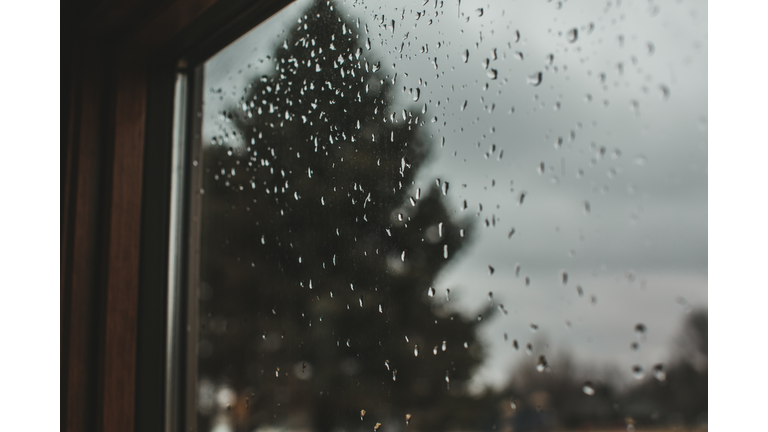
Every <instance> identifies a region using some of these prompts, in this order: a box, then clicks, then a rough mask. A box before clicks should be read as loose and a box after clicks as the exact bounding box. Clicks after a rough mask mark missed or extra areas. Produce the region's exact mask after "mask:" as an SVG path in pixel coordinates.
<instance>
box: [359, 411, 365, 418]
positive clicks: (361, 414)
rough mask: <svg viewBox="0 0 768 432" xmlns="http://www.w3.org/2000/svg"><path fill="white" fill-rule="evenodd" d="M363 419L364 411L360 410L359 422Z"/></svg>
mask: <svg viewBox="0 0 768 432" xmlns="http://www.w3.org/2000/svg"><path fill="white" fill-rule="evenodd" d="M363 418H365V410H360V420H363Z"/></svg>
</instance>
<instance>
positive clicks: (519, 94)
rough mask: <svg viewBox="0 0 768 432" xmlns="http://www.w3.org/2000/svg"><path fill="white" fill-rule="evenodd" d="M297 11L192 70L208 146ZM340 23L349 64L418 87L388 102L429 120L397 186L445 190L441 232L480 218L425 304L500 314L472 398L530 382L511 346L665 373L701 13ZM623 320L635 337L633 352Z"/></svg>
mask: <svg viewBox="0 0 768 432" xmlns="http://www.w3.org/2000/svg"><path fill="white" fill-rule="evenodd" d="M299 3H300V4H298V5H293V6H289V7H288V8H287V9H286V10H285V11H284V12H283V13H282V15H280V16H278V17H276V18H274V19H271V20H269V21H267V22H266V23H265V24H263V25H262V27H261V28H260V29H259V30H258V31H254V32H251V33H249V34H247V35H245V36H244V37H243V38H241V39H239V40H238V41H236V42H235V43H234V44H233V45H232V46H231V47H230V48H228V49H227V50H224V51H222V52H221V53H220V54H219V55H217V56H216V57H214V58H213V59H212V60H211V61H210V62H209V63H208V64H207V65H206V83H207V87H210V88H222V89H223V93H222V96H221V97H220V96H219V95H218V94H217V95H213V94H212V93H209V92H206V101H205V103H206V116H207V117H206V119H207V120H206V123H205V128H206V129H205V131H204V134H205V136H206V137H207V139H210V137H212V136H213V135H215V134H216V133H218V132H217V130H218V129H217V128H218V127H219V126H220V125H219V123H218V122H217V119H216V118H215V113H216V112H217V111H218V110H219V109H221V108H223V107H224V106H227V105H228V104H231V99H230V100H227V97H228V96H229V97H231V96H234V97H235V98H239V96H240V95H241V94H242V88H243V86H245V85H247V84H248V83H249V82H251V81H252V80H253V79H254V78H255V77H259V76H261V75H262V74H265V73H268V72H269V67H270V66H271V67H272V68H273V67H274V65H270V63H269V62H268V61H265V59H266V58H265V56H266V55H268V54H270V53H271V52H272V50H273V48H274V46H276V45H279V44H280V43H282V41H283V39H284V38H285V33H284V31H285V29H286V28H287V26H288V24H289V23H290V25H291V26H292V25H293V23H295V22H296V18H297V17H298V14H299V13H300V12H301V11H302V10H303V9H304V6H303V5H305V4H307V2H306V1H305V2H299ZM404 6H405V7H404ZM341 9H342V11H343V12H344V13H347V14H349V17H350V19H351V20H352V21H356V20H357V19H358V18H359V19H360V28H359V29H355V31H358V32H361V33H362V34H364V30H363V29H364V28H365V25H366V24H367V25H368V28H369V33H368V34H367V35H366V36H367V37H368V38H370V39H371V42H372V48H371V50H370V51H368V52H366V53H364V56H366V57H367V58H371V59H376V60H375V61H378V60H381V64H382V70H383V72H384V73H385V74H388V75H390V77H392V76H394V75H395V73H397V85H396V86H395V88H402V87H406V88H417V87H418V88H420V90H421V96H420V98H419V101H418V102H412V96H411V94H410V93H409V92H404V93H399V94H398V95H397V96H396V97H397V101H396V102H397V104H399V106H400V107H401V108H400V109H402V108H410V107H413V106H414V104H418V106H419V107H422V106H423V105H424V104H427V112H426V113H424V114H422V113H421V111H420V110H419V111H418V112H414V113H413V114H414V115H417V114H418V115H419V116H420V117H421V118H422V119H423V120H424V121H425V125H424V126H423V128H424V130H425V132H426V133H427V134H429V135H431V136H432V139H431V143H432V145H433V146H434V151H433V158H432V159H431V160H430V161H429V163H428V164H427V165H425V166H424V167H422V168H421V171H420V174H419V175H420V177H419V179H418V180H417V182H416V185H414V186H413V188H414V189H415V188H416V187H421V188H422V190H424V189H425V188H426V187H428V186H429V185H431V184H434V182H435V179H436V178H440V179H442V180H444V181H448V182H449V183H450V188H449V191H448V194H447V196H446V197H445V200H446V202H447V204H448V207H449V208H450V209H453V210H455V216H456V217H457V218H458V217H465V216H466V215H467V214H471V215H477V214H478V213H479V215H478V216H477V217H476V224H477V225H478V228H480V229H478V230H477V235H476V236H475V239H474V242H473V244H472V245H471V247H470V248H467V249H466V250H464V251H462V255H461V256H460V257H457V258H456V259H455V260H453V261H452V264H451V266H450V267H448V268H447V269H446V271H444V272H443V273H442V274H441V275H440V276H439V278H438V280H436V281H435V287H436V288H437V289H438V292H439V293H440V294H441V295H438V296H436V297H435V301H445V299H444V295H442V294H444V291H445V289H446V288H450V289H451V304H452V305H453V307H455V308H456V309H457V310H459V311H461V312H463V313H466V314H468V315H476V314H477V312H476V311H477V310H478V309H480V308H482V307H483V306H484V305H486V304H487V303H488V301H489V300H488V292H489V291H491V292H493V299H494V302H495V303H496V304H499V303H501V304H504V306H505V308H506V309H507V310H508V311H509V314H508V315H501V314H498V315H497V316H496V317H495V318H494V319H492V320H490V322H488V323H487V324H486V325H485V327H483V330H482V333H483V334H482V337H483V338H484V339H485V340H487V341H488V343H489V344H490V346H491V350H490V355H489V357H488V358H487V360H486V363H485V364H484V366H483V367H482V368H481V370H480V371H479V372H478V375H477V384H478V388H479V387H482V386H483V385H492V384H502V383H503V382H504V380H505V379H507V378H508V377H509V372H510V370H511V369H512V368H513V367H514V366H515V365H516V364H517V363H518V362H520V361H525V362H529V363H530V364H531V367H533V363H534V361H535V356H531V357H528V356H526V354H525V353H524V352H523V350H521V351H519V352H515V351H514V349H513V348H512V347H511V344H510V341H511V340H512V339H513V338H514V339H518V340H519V341H520V342H521V344H523V345H524V344H525V343H528V342H529V341H533V340H534V339H535V338H537V337H545V338H546V339H547V340H548V341H549V347H548V348H546V349H545V348H544V347H540V346H535V347H534V351H535V353H536V354H539V353H545V354H548V355H549V356H552V357H554V355H555V353H557V352H558V351H561V350H568V351H569V352H570V353H572V354H573V355H574V356H575V357H576V358H577V359H579V360H581V361H583V362H584V363H587V362H589V363H590V364H608V363H612V364H616V365H617V366H618V367H619V369H620V370H621V371H624V372H625V375H626V378H627V379H629V378H631V373H630V370H631V366H632V365H634V364H640V365H642V366H644V367H645V368H646V369H650V368H651V366H652V365H653V364H655V363H659V362H664V361H666V360H668V359H669V358H670V356H671V355H672V352H671V350H670V348H671V347H672V344H673V338H674V337H675V336H676V334H677V332H678V331H679V330H680V324H681V322H682V320H683V318H684V316H685V310H686V309H685V308H684V307H681V304H680V300H679V299H680V298H683V299H685V301H684V302H685V303H687V304H688V305H690V306H691V307H703V308H706V307H707V244H708V243H707V155H708V153H707V60H708V59H707V38H708V33H707V3H706V1H703V0H699V1H690V0H682V1H665V2H650V3H649V2H647V1H639V0H638V1H626V0H625V1H613V2H595V1H581V2H579V1H574V0H570V1H564V2H558V1H550V2H547V1H544V0H541V1H520V0H512V1H501V0H500V1H494V2H488V1H485V2H470V1H467V0H464V1H462V2H461V6H460V8H459V5H458V2H457V1H456V0H445V1H437V2H435V1H434V0H430V1H427V2H426V3H424V2H423V1H421V0H419V1H413V2H406V1H402V2H396V1H391V2H389V1H382V2H362V1H357V2H352V1H347V2H345V3H344V4H343V5H342V6H341ZM480 9H482V11H481V10H480ZM382 15H383V16H384V18H383V19H382ZM417 17H418V19H417ZM391 20H395V27H394V31H392V27H391ZM430 21H431V24H430ZM382 22H383V23H386V24H387V27H386V29H385V28H384V27H383V25H382ZM572 29H576V34H575V37H574V33H573V32H572ZM264 34H267V35H270V37H267V38H264V37H263V35H264ZM518 34H519V37H518ZM272 35H274V38H272V37H271V36H272ZM401 46H402V50H401ZM465 51H467V52H468V53H469V57H468V60H467V61H466V62H465V61H464V59H463V56H462V54H463V53H465ZM494 55H495V59H494ZM550 56H551V57H550ZM486 59H488V67H487V68H486V67H485V65H484V61H485V60H486ZM435 60H436V64H437V67H435ZM393 64H394V65H395V66H394V67H393ZM265 65H266V66H265ZM494 70H495V75H496V78H495V79H491V76H492V75H493V74H494V73H493V72H491V71H494ZM538 73H541V82H540V84H539V85H537V86H533V85H531V84H530V82H531V81H537V80H536V79H533V80H532V79H531V78H530V77H532V76H533V77H534V78H535V77H536V74H538ZM486 84H487V86H488V87H487V89H486V88H485V86H486ZM235 100H236V99H235ZM465 101H466V109H465V110H463V111H462V106H463V105H464V102H465ZM438 102H439V105H438ZM491 107H494V108H493V109H492V110H491ZM513 108H514V110H512V109H513ZM433 118H436V119H435V121H434V122H433ZM443 138H444V139H445V145H444V147H443V146H441V141H442V139H443ZM558 139H561V141H562V145H560V146H559V148H558V147H557V146H556V145H555V143H556V142H558ZM493 146H495V150H493V152H492V153H491V154H490V157H487V158H486V154H487V153H489V152H491V151H492V148H493ZM601 149H604V151H602V152H601ZM502 151H503V157H502V158H501V159H500V158H499V155H500V153H501V152H502ZM542 163H543V167H544V170H543V172H541V170H540V167H541V164H542ZM494 183H495V185H494ZM464 185H466V186H464ZM521 192H525V193H526V196H525V200H524V203H523V204H522V205H518V201H519V196H520V193H521ZM464 200H466V201H467V205H468V208H467V209H466V210H462V209H461V207H462V204H463V202H464ZM587 202H588V203H589V211H588V212H587V211H586V210H585V206H586V204H585V203H587ZM480 205H482V207H483V210H482V211H479V206H480ZM486 218H488V219H489V220H494V219H495V221H496V223H495V227H493V226H492V227H489V228H486V227H485V220H486ZM513 227H514V229H515V234H514V235H513V236H512V237H511V238H508V234H509V232H510V230H511V228H513ZM517 264H519V265H520V268H521V271H520V276H519V277H516V276H515V268H516V265H517ZM489 265H491V266H493V267H494V269H495V272H494V273H493V274H492V275H491V274H490V272H489V270H488V266H489ZM564 271H565V272H567V273H568V282H567V283H566V284H565V285H563V283H562V273H563V272H564ZM526 276H528V277H530V285H529V286H526V285H525V282H524V279H525V277H526ZM577 285H580V286H582V287H583V291H584V295H583V297H580V296H579V295H578V294H577V288H576V286H577ZM592 296H595V297H596V300H597V301H596V303H595V304H593V302H592V300H591V299H592ZM566 322H570V323H571V325H570V327H567V326H566ZM531 323H535V324H537V325H538V326H539V330H538V332H537V333H536V334H533V333H532V332H531V331H530V329H529V326H530V324H531ZM637 323H644V324H645V325H646V326H647V328H648V334H647V339H646V340H645V341H644V342H643V343H642V345H641V349H640V350H639V351H636V352H635V351H631V350H630V348H629V347H630V344H631V343H632V342H634V341H636V340H637V337H636V335H635V334H634V331H633V329H634V326H635V324H637ZM505 332H506V333H508V336H509V341H507V342H505V341H504V339H503V335H504V333H505ZM551 366H552V367H553V368H554V367H556V364H552V365H551Z"/></svg>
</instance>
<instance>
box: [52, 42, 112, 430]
mask: <svg viewBox="0 0 768 432" xmlns="http://www.w3.org/2000/svg"><path fill="white" fill-rule="evenodd" d="M93 48H94V47H93V46H87V45H84V46H82V47H81V49H80V50H79V52H80V53H82V56H81V58H82V59H83V62H82V63H81V65H80V67H79V71H78V72H77V73H76V74H73V76H75V77H76V79H77V82H75V83H72V88H73V93H76V94H74V95H73V97H72V98H71V99H70V100H71V101H72V107H71V108H70V109H71V112H70V113H71V115H70V123H69V132H68V134H67V141H68V142H67V145H66V147H67V161H66V167H67V170H68V172H69V174H71V175H67V176H66V177H65V178H66V183H65V188H64V200H63V202H62V207H63V209H62V227H63V228H62V240H61V251H62V258H61V259H62V261H61V262H62V267H61V292H62V298H61V305H62V309H63V310H62V319H63V320H66V322H65V323H62V333H63V334H62V342H65V345H66V346H65V349H64V350H62V362H61V363H62V381H65V383H66V385H64V386H63V389H62V397H63V398H64V401H63V406H64V407H66V411H64V410H63V412H62V430H67V431H85V430H93V427H94V426H95V424H96V422H95V416H96V412H95V409H94V401H95V391H96V381H97V377H96V375H95V374H94V371H95V370H96V369H97V364H96V363H97V344H98V341H97V335H98V314H97V310H96V309H97V303H98V285H99V271H98V268H99V267H100V264H101V259H100V256H99V249H100V229H99V227H100V213H101V209H100V198H101V192H102V191H101V189H100V181H99V179H100V174H101V165H102V151H103V145H104V140H103V133H102V132H103V130H102V128H101V127H100V125H101V124H102V123H103V121H102V118H103V97H102V95H103V90H104V89H103V71H102V70H101V69H100V68H98V67H95V65H94V64H93V63H94V60H95V59H94V58H93V56H92V53H93V52H94V50H93Z"/></svg>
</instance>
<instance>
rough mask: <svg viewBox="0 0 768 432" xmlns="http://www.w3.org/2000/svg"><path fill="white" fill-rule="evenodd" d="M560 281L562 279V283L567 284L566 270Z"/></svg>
mask: <svg viewBox="0 0 768 432" xmlns="http://www.w3.org/2000/svg"><path fill="white" fill-rule="evenodd" d="M562 281H563V285H568V272H563V274H562Z"/></svg>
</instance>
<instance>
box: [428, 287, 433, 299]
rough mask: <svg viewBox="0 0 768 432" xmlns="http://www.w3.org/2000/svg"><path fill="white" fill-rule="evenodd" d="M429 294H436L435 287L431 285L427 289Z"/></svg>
mask: <svg viewBox="0 0 768 432" xmlns="http://www.w3.org/2000/svg"><path fill="white" fill-rule="evenodd" d="M427 295H428V296H430V297H434V296H435V289H434V288H432V287H429V289H428V290H427Z"/></svg>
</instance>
